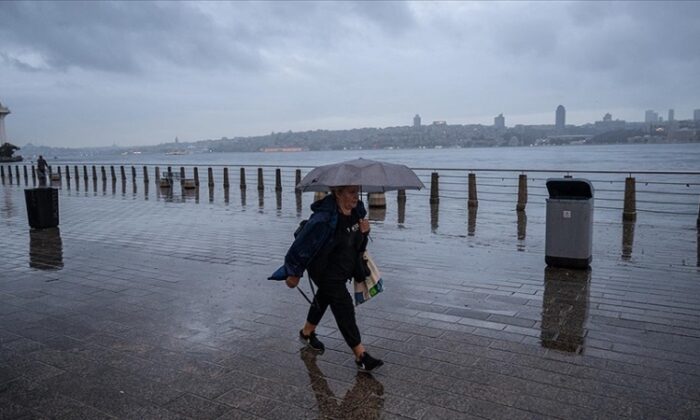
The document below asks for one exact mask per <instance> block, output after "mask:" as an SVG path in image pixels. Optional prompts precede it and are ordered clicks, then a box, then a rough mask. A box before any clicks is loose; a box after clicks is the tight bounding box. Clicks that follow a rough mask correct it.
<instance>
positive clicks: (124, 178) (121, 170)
mask: <svg viewBox="0 0 700 420" xmlns="http://www.w3.org/2000/svg"><path fill="white" fill-rule="evenodd" d="M119 175H121V178H122V181H126V172H124V165H119Z"/></svg>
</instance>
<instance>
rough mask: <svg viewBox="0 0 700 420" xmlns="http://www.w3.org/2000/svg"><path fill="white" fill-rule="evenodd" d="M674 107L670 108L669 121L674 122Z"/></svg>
mask: <svg viewBox="0 0 700 420" xmlns="http://www.w3.org/2000/svg"><path fill="white" fill-rule="evenodd" d="M673 114H674V112H673V109H669V110H668V122H673V121H674V120H675V116H674V115H673Z"/></svg>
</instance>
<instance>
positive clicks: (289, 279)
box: [284, 276, 299, 289]
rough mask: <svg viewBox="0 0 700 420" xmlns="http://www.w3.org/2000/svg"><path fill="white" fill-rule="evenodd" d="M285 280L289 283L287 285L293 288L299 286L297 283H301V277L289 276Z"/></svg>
mask: <svg viewBox="0 0 700 420" xmlns="http://www.w3.org/2000/svg"><path fill="white" fill-rule="evenodd" d="M284 282H285V283H287V287H289V288H290V289H293V288H295V287H297V285H298V284H299V277H296V276H289V277H287V280H285V281H284Z"/></svg>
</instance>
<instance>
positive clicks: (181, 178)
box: [180, 166, 185, 182]
mask: <svg viewBox="0 0 700 420" xmlns="http://www.w3.org/2000/svg"><path fill="white" fill-rule="evenodd" d="M184 179H185V167H184V166H180V182H182V181H183V180H184Z"/></svg>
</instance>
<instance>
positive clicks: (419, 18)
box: [0, 2, 700, 147]
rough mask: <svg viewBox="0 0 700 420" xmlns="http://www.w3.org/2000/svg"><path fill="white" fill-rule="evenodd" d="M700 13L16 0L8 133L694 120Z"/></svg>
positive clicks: (3, 46)
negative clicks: (670, 115) (555, 113)
mask: <svg viewBox="0 0 700 420" xmlns="http://www.w3.org/2000/svg"><path fill="white" fill-rule="evenodd" d="M699 17H700V3H685V2H644V3H625V2H595V3H591V2H581V3H537V2H536V3H498V2H496V3H492V2H488V3H487V2H483V3H482V2H465V3H442V2H435V3H422V2H397V3H391V2H373V3H364V2H344V3H323V2H304V3H298V2H286V3H222V2H217V3H203V2H202V3H200V2H196V3H195V2H173V3H151V2H139V3H128V2H93V3H79V4H78V3H70V2H65V3H64V2H2V3H0V71H1V72H2V74H3V78H2V79H0V101H2V103H3V104H6V105H7V106H8V107H10V108H11V109H12V112H13V113H12V115H10V116H9V117H8V118H7V119H6V130H7V138H8V140H10V141H12V142H15V143H18V144H26V143H28V142H32V143H38V144H48V145H65V146H70V147H80V146H89V145H90V146H91V145H94V146H105V145H111V144H122V145H127V144H128V145H132V144H133V145H138V144H158V143H162V142H169V141H172V139H173V138H174V137H175V136H178V137H179V138H180V140H181V141H196V140H201V139H208V138H220V137H224V136H225V137H247V136H256V135H265V134H269V133H270V132H286V131H289V130H291V131H295V132H301V131H308V130H319V129H320V130H338V129H352V128H358V127H390V126H400V125H404V124H406V120H407V119H410V116H411V115H414V114H415V113H416V112H417V111H419V113H420V114H421V117H422V119H423V121H424V122H428V121H447V122H448V123H449V124H463V125H466V124H482V125H492V124H493V118H494V116H496V115H498V114H499V113H503V115H504V116H505V117H506V125H507V126H515V125H518V124H524V125H540V124H553V121H554V120H553V117H552V109H553V108H554V107H556V106H557V105H558V104H563V105H564V106H565V107H566V110H567V112H566V124H567V125H581V124H584V123H592V122H594V121H598V120H600V119H601V118H602V116H603V115H604V114H605V113H610V114H612V115H613V116H614V117H615V118H618V119H622V120H627V121H638V120H640V117H639V116H640V115H642V116H643V115H644V112H645V111H646V110H650V109H651V110H657V111H656V112H660V113H661V114H660V115H664V116H666V110H668V109H674V110H675V114H674V118H675V119H677V120H682V119H688V118H692V113H693V110H694V109H697V108H698V107H700V103H699V102H700V98H698V95H697V92H699V91H700V81H698V78H697V76H696V75H697V74H698V73H700V63H699V61H698V57H700V51H699V50H698V49H699V48H700V47H698V46H697V45H695V44H696V43H688V42H687V40H689V39H698V38H699V37H700V28H699V27H698V25H696V24H695V23H696V21H697V19H698V18H699ZM487 22H498V25H488V24H485V23H487ZM649 28H654V30H653V31H650V30H649ZM407 116H409V117H407Z"/></svg>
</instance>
